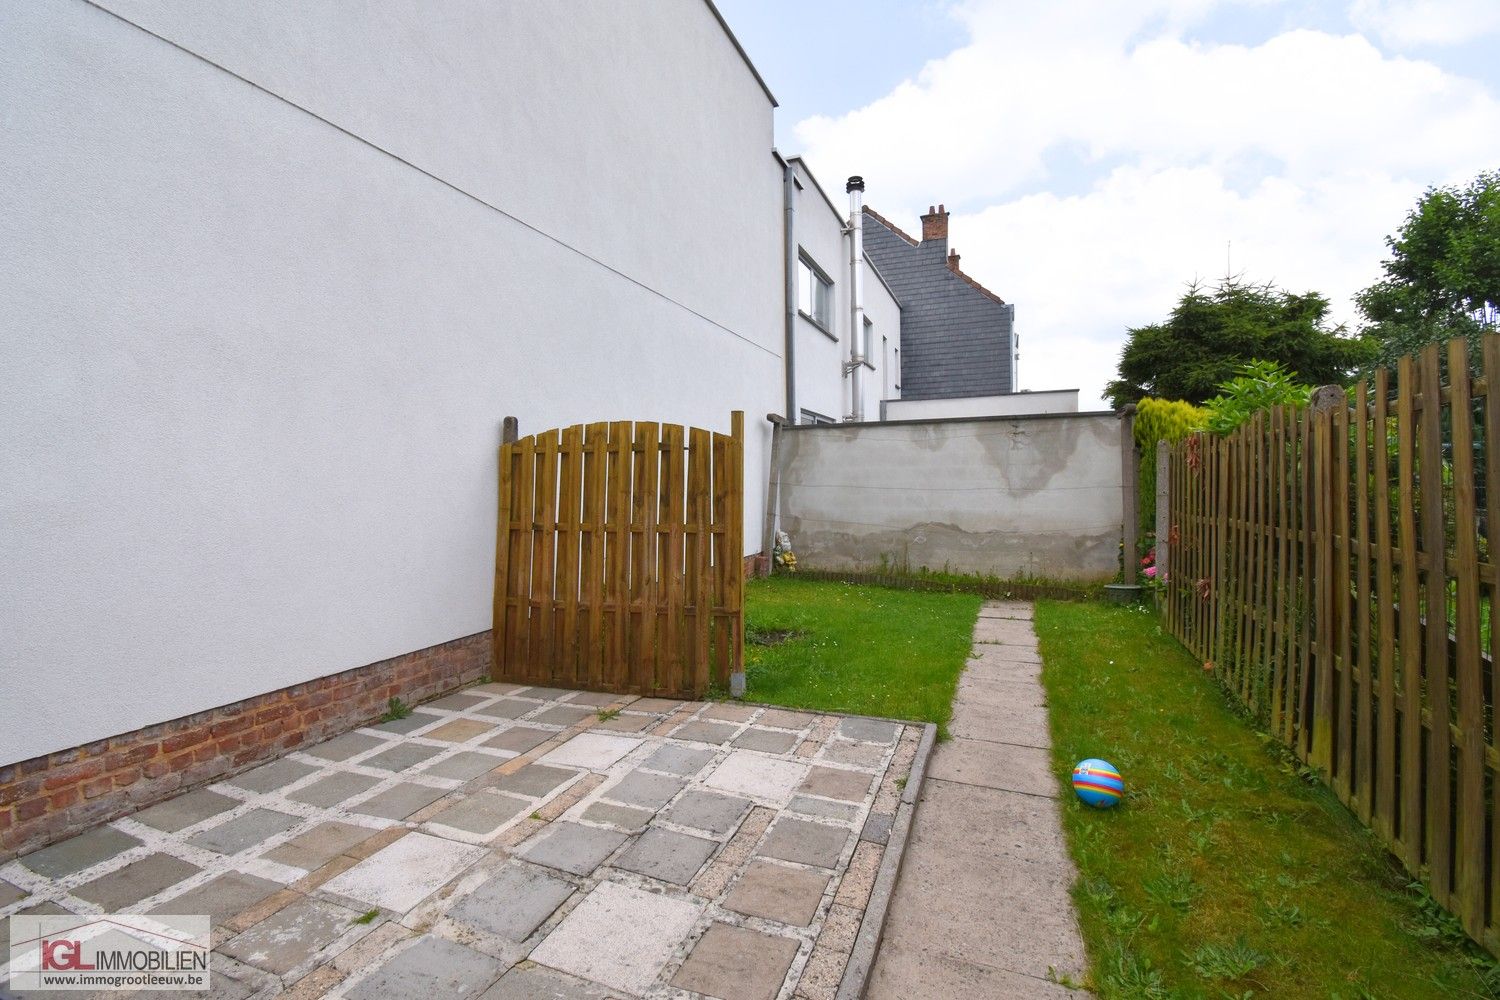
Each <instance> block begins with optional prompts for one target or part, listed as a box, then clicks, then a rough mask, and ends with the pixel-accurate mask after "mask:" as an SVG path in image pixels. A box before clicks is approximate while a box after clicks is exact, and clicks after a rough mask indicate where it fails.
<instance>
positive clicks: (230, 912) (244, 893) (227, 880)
mask: <svg viewBox="0 0 1500 1000" xmlns="http://www.w3.org/2000/svg"><path fill="white" fill-rule="evenodd" d="M281 888H282V886H281V883H279V882H272V881H271V880H270V879H264V878H260V877H258V876H255V875H246V874H244V873H243V872H226V873H224V874H223V875H220V876H219V877H218V878H215V879H212V880H210V881H208V882H205V883H203V884H202V885H200V886H199V887H198V888H196V889H189V890H188V891H187V892H184V893H182V894H181V895H178V896H176V897H174V898H172V899H169V900H167V901H166V902H165V903H162V904H161V905H159V906H157V907H156V908H155V909H154V910H152V911H151V912H153V913H182V914H193V913H206V914H208V916H209V917H210V918H211V920H212V921H213V924H214V925H215V926H218V925H219V924H222V923H223V922H224V921H226V920H228V919H229V918H230V917H232V916H234V915H235V914H236V913H239V912H240V911H241V910H246V909H249V908H250V907H252V906H254V905H255V904H256V903H259V902H260V901H261V900H262V899H265V898H266V897H267V896H269V895H271V894H272V893H274V892H279V891H280V890H281Z"/></svg>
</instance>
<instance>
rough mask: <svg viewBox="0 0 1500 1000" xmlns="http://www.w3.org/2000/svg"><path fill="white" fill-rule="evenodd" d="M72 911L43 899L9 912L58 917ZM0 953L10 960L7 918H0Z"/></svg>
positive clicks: (30, 915)
mask: <svg viewBox="0 0 1500 1000" xmlns="http://www.w3.org/2000/svg"><path fill="white" fill-rule="evenodd" d="M72 912H73V911H72V910H65V909H63V908H62V907H61V906H59V905H57V904H56V903H54V902H52V901H51V900H44V901H43V902H40V903H37V904H36V905H35V906H28V907H26V908H25V909H21V910H17V911H16V912H15V913H13V914H11V916H14V917H60V916H62V915H63V914H65V913H72ZM0 955H3V956H4V957H5V960H6V961H7V962H8V961H10V921H9V920H0ZM53 992H56V991H55V990H54V991H53ZM85 995H87V994H85ZM3 996H5V994H4V993H0V997H3Z"/></svg>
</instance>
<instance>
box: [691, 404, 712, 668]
mask: <svg viewBox="0 0 1500 1000" xmlns="http://www.w3.org/2000/svg"><path fill="white" fill-rule="evenodd" d="M712 462H713V437H712V435H711V434H710V433H709V432H708V431H706V430H703V429H701V428H698V427H694V428H692V429H691V430H689V431H688V521H689V523H690V524H691V530H692V535H691V541H692V559H691V564H690V566H689V570H688V590H689V593H690V594H691V595H692V602H693V641H692V647H693V648H692V665H693V687H694V688H695V689H697V690H700V691H703V690H707V689H708V685H709V683H710V680H711V678H712V663H711V662H710V652H709V635H710V634H711V631H712V628H713V604H714V592H713V566H712V561H713V490H712V485H711V483H712V469H711V465H712Z"/></svg>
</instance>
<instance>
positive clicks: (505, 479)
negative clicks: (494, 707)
mask: <svg viewBox="0 0 1500 1000" xmlns="http://www.w3.org/2000/svg"><path fill="white" fill-rule="evenodd" d="M515 463H516V446H515V444H514V442H510V441H507V442H505V443H504V444H502V445H500V453H499V462H498V463H497V465H496V469H495V472H496V475H497V477H498V478H497V486H498V488H497V490H496V493H497V495H498V498H499V505H498V510H497V512H496V517H495V594H494V602H493V611H492V614H491V617H490V622H491V626H490V662H491V663H501V662H503V661H504V660H505V637H506V635H507V633H508V630H509V626H510V618H511V615H510V604H509V602H508V601H507V599H506V598H507V597H508V596H509V595H510V592H511V591H510V585H509V579H508V574H509V572H510V543H511V526H510V521H511V508H512V507H513V506H514V505H515V502H516V501H515V492H516V491H515V479H516V475H515Z"/></svg>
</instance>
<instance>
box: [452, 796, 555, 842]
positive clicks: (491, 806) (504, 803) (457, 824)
mask: <svg viewBox="0 0 1500 1000" xmlns="http://www.w3.org/2000/svg"><path fill="white" fill-rule="evenodd" d="M530 811H531V806H530V805H529V804H528V803H527V802H525V801H523V800H521V799H517V798H513V797H511V796H509V795H501V794H500V793H499V792H495V791H491V790H490V789H488V788H481V789H480V790H478V791H476V792H474V793H473V794H472V795H470V796H469V797H468V798H466V799H464V800H463V801H462V802H458V803H455V804H454V805H451V806H449V807H448V808H446V809H444V810H443V811H442V812H440V813H438V814H437V815H436V816H433V817H432V818H431V819H429V820H428V822H429V823H434V824H437V825H439V826H446V827H449V828H451V829H454V830H461V831H463V832H464V833H470V834H473V835H474V836H475V837H479V838H480V839H486V840H487V839H488V838H489V837H491V836H493V835H494V834H495V833H496V832H497V831H498V830H499V829H500V828H501V827H502V826H504V825H505V824H506V823H509V822H510V821H511V820H513V819H515V818H516V817H517V816H519V815H521V814H522V813H523V812H530Z"/></svg>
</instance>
